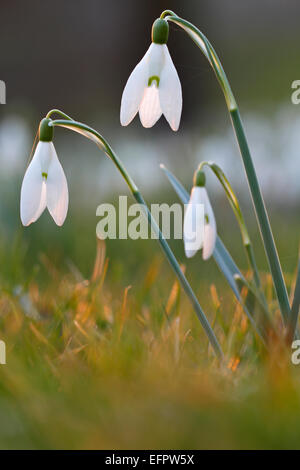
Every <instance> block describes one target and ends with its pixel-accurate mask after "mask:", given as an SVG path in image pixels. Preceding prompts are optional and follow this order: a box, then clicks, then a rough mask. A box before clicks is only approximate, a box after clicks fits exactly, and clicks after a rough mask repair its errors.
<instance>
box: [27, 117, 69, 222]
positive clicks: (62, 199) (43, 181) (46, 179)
mask: <svg viewBox="0 0 300 470" xmlns="http://www.w3.org/2000/svg"><path fill="white" fill-rule="evenodd" d="M50 121H51V120H50V119H43V120H42V121H41V124H40V129H39V134H40V141H39V143H38V145H37V147H36V149H35V153H34V156H33V158H32V160H31V162H30V164H29V166H28V168H27V170H26V173H25V175H24V179H23V183H22V188H21V204H20V215H21V221H22V224H23V225H25V226H27V225H30V224H31V223H32V222H35V221H36V220H37V219H38V218H39V217H40V215H41V214H42V213H43V212H44V210H45V208H46V207H47V208H48V210H49V212H50V214H51V215H52V217H53V219H54V221H55V223H56V224H57V225H59V226H61V225H62V224H63V223H64V221H65V218H66V215H67V211H68V204H69V193H68V185H67V180H66V177H65V174H64V170H63V168H62V166H61V164H60V162H59V160H58V157H57V154H56V151H55V147H54V145H53V142H52V138H53V127H51V126H49V122H50Z"/></svg>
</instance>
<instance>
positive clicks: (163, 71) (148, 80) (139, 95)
mask: <svg viewBox="0 0 300 470" xmlns="http://www.w3.org/2000/svg"><path fill="white" fill-rule="evenodd" d="M168 35H169V25H168V22H167V21H165V20H163V19H157V20H156V21H155V22H154V24H153V27H152V44H151V46H150V47H149V49H148V51H147V52H146V54H145V55H144V57H143V58H142V60H141V61H140V62H139V63H138V64H137V66H136V67H135V69H134V70H133V72H132V73H131V75H130V77H129V79H128V81H127V83H126V86H125V88H124V91H123V95H122V101H121V112H120V120H121V124H122V126H127V125H128V124H129V123H130V122H131V121H132V120H133V118H134V117H135V115H136V114H137V112H138V111H139V115H140V120H141V123H142V125H143V126H144V127H152V126H153V125H154V124H155V123H156V122H157V121H158V119H159V118H160V117H161V115H162V114H164V116H165V118H166V119H167V121H168V123H169V124H170V126H171V129H172V130H173V131H177V130H178V128H179V123H180V117H181V110H182V91H181V84H180V80H179V78H178V74H177V71H176V69H175V67H174V64H173V61H172V59H171V56H170V53H169V50H168V46H167V44H166V42H167V40H168Z"/></svg>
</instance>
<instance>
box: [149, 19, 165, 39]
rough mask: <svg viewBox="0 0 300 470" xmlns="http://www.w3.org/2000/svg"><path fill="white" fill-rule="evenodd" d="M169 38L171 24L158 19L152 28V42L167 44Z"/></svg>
mask: <svg viewBox="0 0 300 470" xmlns="http://www.w3.org/2000/svg"><path fill="white" fill-rule="evenodd" d="M168 37H169V24H168V22H167V21H166V20H163V19H162V18H157V20H155V21H154V23H153V26H152V42H154V43H156V44H166V43H167V41H168Z"/></svg>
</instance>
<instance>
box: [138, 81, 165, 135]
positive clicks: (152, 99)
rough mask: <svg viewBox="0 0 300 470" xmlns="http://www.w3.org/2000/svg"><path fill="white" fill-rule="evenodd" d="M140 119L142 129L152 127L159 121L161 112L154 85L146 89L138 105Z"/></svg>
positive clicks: (156, 89)
mask: <svg viewBox="0 0 300 470" xmlns="http://www.w3.org/2000/svg"><path fill="white" fill-rule="evenodd" d="M139 113H140V119H141V123H142V124H143V126H144V127H152V126H154V124H155V123H156V122H157V121H158V120H159V118H160V116H161V115H162V111H161V108H160V104H159V94H158V88H157V87H156V84H155V83H153V84H152V85H151V86H150V87H147V88H146V90H145V93H144V97H143V100H142V102H141V105H140V111H139Z"/></svg>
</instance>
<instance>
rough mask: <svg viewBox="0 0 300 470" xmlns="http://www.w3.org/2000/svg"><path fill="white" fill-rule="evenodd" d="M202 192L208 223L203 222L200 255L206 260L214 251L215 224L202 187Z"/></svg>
mask: <svg viewBox="0 0 300 470" xmlns="http://www.w3.org/2000/svg"><path fill="white" fill-rule="evenodd" d="M203 189H204V191H205V193H204V204H205V214H206V215H207V217H208V223H205V227H204V241H203V251H202V257H203V259H204V260H207V259H208V258H210V257H211V255H212V254H213V252H214V249H215V244H216V238H217V224H216V219H215V216H214V213H213V210H212V207H211V204H210V201H209V198H208V195H207V192H206V189H205V188H203Z"/></svg>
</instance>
